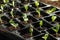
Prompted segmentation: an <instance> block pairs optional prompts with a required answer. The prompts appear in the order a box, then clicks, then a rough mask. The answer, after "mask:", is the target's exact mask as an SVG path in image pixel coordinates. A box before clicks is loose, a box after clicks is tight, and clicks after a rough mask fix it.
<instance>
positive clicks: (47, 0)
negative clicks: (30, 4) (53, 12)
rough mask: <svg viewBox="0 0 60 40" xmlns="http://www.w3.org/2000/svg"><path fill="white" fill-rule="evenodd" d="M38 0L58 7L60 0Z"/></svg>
mask: <svg viewBox="0 0 60 40" xmlns="http://www.w3.org/2000/svg"><path fill="white" fill-rule="evenodd" d="M40 1H41V2H44V3H47V4H50V5H53V6H56V7H59V8H60V0H58V1H54V2H52V1H50V0H40Z"/></svg>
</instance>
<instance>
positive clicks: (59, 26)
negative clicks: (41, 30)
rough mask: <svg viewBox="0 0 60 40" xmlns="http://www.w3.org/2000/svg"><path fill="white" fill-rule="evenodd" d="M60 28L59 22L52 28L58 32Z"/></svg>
mask: <svg viewBox="0 0 60 40" xmlns="http://www.w3.org/2000/svg"><path fill="white" fill-rule="evenodd" d="M59 29H60V25H59V23H57V24H56V28H54V27H52V30H53V31H55V32H56V33H58V31H59Z"/></svg>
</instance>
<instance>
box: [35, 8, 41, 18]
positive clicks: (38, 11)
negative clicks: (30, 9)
mask: <svg viewBox="0 0 60 40" xmlns="http://www.w3.org/2000/svg"><path fill="white" fill-rule="evenodd" d="M36 12H37V13H38V17H39V18H40V9H39V8H38V9H37V10H36Z"/></svg>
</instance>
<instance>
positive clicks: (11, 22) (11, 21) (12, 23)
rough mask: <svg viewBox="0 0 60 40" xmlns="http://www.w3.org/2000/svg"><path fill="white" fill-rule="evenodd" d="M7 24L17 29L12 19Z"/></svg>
mask: <svg viewBox="0 0 60 40" xmlns="http://www.w3.org/2000/svg"><path fill="white" fill-rule="evenodd" d="M9 23H10V24H11V25H12V26H13V27H15V28H16V27H18V23H15V22H14V21H13V19H11V20H10V21H9Z"/></svg>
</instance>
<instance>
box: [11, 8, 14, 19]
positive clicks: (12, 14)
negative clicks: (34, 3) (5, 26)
mask: <svg viewBox="0 0 60 40" xmlns="http://www.w3.org/2000/svg"><path fill="white" fill-rule="evenodd" d="M13 12H14V9H12V10H11V12H10V14H11V16H12V18H14V13H13Z"/></svg>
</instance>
